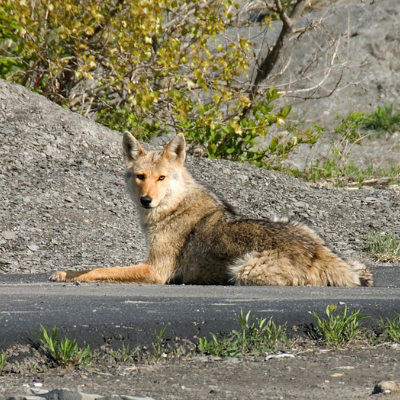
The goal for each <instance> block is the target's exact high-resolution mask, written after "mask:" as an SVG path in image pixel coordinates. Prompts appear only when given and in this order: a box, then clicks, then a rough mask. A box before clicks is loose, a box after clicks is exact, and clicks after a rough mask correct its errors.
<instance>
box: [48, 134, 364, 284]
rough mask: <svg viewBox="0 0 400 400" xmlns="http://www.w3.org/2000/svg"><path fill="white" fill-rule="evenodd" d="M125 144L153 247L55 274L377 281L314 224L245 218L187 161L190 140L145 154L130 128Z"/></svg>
mask: <svg viewBox="0 0 400 400" xmlns="http://www.w3.org/2000/svg"><path fill="white" fill-rule="evenodd" d="M123 148H124V154H125V160H126V166H127V172H126V184H127V188H128V192H129V194H130V196H131V198H132V200H133V201H134V203H135V204H136V206H137V211H138V214H139V220H140V223H141V226H142V228H143V231H144V233H145V235H146V239H147V243H148V245H149V255H148V258H147V260H146V262H145V263H143V264H140V265H134V266H129V267H119V268H102V269H95V270H92V271H89V272H71V271H68V272H57V273H55V274H54V275H53V276H52V279H53V280H80V281H110V282H142V283H162V284H163V283H171V282H175V283H179V282H180V283H192V284H227V283H235V284H238V285H295V286H298V285H311V286H371V285H372V276H371V272H370V270H369V269H368V268H367V267H366V266H365V265H363V264H361V263H358V262H351V261H345V260H343V259H341V258H340V257H338V256H337V255H336V254H334V253H333V252H332V251H331V250H330V249H329V248H328V247H326V246H325V244H324V242H323V240H322V239H321V238H320V237H319V236H318V235H317V234H316V233H315V232H314V231H312V230H311V229H309V228H308V227H306V226H304V225H301V224H298V223H295V222H290V221H269V220H253V219H247V218H244V217H242V216H240V215H238V214H236V213H235V211H234V210H233V209H232V208H231V207H230V206H229V205H228V204H226V203H225V202H224V201H223V200H221V199H220V198H218V197H217V196H216V195H215V194H214V193H212V192H211V191H209V190H208V189H206V188H204V187H203V186H201V185H199V184H198V183H197V182H196V181H195V180H194V179H193V178H192V176H191V175H190V174H189V172H188V171H187V170H186V169H185V167H184V161H185V140H184V137H183V135H181V134H180V135H178V136H176V137H175V138H174V139H173V140H172V141H171V142H170V143H169V144H168V145H167V146H166V148H165V149H164V151H162V152H146V151H145V150H144V149H143V147H142V146H141V145H140V144H139V142H138V141H137V140H136V139H135V138H134V137H133V136H132V135H130V134H129V133H125V134H124V139H123Z"/></svg>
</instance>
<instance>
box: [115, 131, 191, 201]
mask: <svg viewBox="0 0 400 400" xmlns="http://www.w3.org/2000/svg"><path fill="white" fill-rule="evenodd" d="M122 146H123V149H124V155H125V161H126V166H127V173H126V183H127V187H128V191H129V192H130V195H131V197H132V199H133V200H134V201H135V203H136V204H137V205H139V206H141V207H143V208H145V209H155V208H160V207H162V208H165V207H167V208H168V207H169V206H173V204H174V203H176V202H177V201H180V200H179V198H180V197H181V194H182V191H183V180H184V179H183V175H184V174H185V168H184V167H183V163H184V162H185V156H186V151H185V138H184V136H183V135H182V134H181V133H180V134H179V135H177V136H176V137H175V138H174V139H173V140H172V141H171V142H170V143H169V144H168V145H167V146H166V147H165V149H164V150H163V151H162V152H159V151H149V152H147V151H145V150H144V149H143V147H142V146H141V144H140V143H139V142H138V141H137V140H136V139H135V138H134V137H133V136H132V135H131V134H130V133H129V132H125V133H124V138H123V141H122Z"/></svg>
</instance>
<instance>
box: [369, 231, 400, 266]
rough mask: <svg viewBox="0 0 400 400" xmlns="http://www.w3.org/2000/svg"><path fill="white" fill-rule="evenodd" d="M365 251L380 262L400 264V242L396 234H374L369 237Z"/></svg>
mask: <svg viewBox="0 0 400 400" xmlns="http://www.w3.org/2000/svg"><path fill="white" fill-rule="evenodd" d="M365 249H366V251H367V252H368V253H370V254H371V255H372V256H373V257H374V258H376V259H377V260H379V261H388V262H400V242H399V241H397V240H396V235H395V234H386V233H384V232H373V233H371V234H369V236H368V244H367V245H366V247H365Z"/></svg>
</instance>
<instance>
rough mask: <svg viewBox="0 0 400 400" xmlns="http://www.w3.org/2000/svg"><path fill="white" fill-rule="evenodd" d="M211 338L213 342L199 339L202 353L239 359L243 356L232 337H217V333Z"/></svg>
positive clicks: (212, 334)
mask: <svg viewBox="0 0 400 400" xmlns="http://www.w3.org/2000/svg"><path fill="white" fill-rule="evenodd" d="M211 338H212V340H208V339H207V338H206V337H203V338H200V339H199V345H198V349H199V351H200V353H205V354H211V355H213V356H219V357H237V356H240V355H241V354H242V353H241V351H240V349H239V348H238V347H237V346H236V343H235V342H234V340H233V339H232V338H231V337H228V336H222V337H217V335H216V334H215V333H211Z"/></svg>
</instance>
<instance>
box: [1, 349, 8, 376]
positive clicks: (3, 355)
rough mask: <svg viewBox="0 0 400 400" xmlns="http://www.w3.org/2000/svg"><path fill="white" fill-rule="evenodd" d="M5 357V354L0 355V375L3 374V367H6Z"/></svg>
mask: <svg viewBox="0 0 400 400" xmlns="http://www.w3.org/2000/svg"><path fill="white" fill-rule="evenodd" d="M6 361H7V359H6V355H5V353H0V374H1V373H2V372H3V370H4V367H5V365H6Z"/></svg>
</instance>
